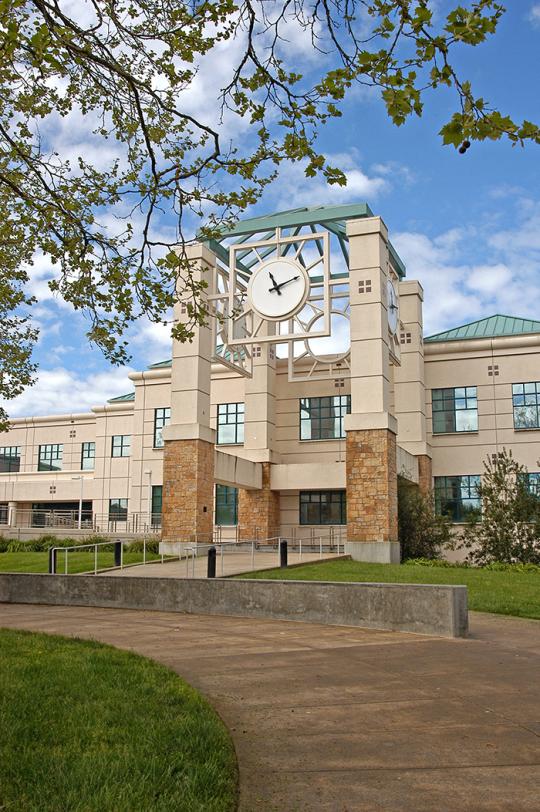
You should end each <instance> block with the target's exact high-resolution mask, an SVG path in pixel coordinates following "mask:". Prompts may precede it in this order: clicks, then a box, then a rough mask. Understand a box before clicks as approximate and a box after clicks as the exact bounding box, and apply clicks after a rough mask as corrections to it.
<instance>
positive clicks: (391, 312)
mask: <svg viewBox="0 0 540 812" xmlns="http://www.w3.org/2000/svg"><path fill="white" fill-rule="evenodd" d="M386 299H387V307H388V327H389V329H390V332H391V333H392V335H395V334H396V331H397V327H398V321H399V305H398V297H397V293H396V289H395V287H394V285H393V283H392V281H391V280H390V279H389V280H388V281H387V283H386Z"/></svg>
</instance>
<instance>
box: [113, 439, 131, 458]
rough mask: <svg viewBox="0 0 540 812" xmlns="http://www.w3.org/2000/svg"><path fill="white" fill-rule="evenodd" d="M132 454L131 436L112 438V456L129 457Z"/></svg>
mask: <svg viewBox="0 0 540 812" xmlns="http://www.w3.org/2000/svg"><path fill="white" fill-rule="evenodd" d="M130 454H131V434H115V435H113V438H112V445H111V456H112V457H129V455H130Z"/></svg>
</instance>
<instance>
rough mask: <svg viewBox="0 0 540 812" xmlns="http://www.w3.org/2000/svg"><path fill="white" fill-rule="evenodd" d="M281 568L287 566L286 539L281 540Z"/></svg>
mask: <svg viewBox="0 0 540 812" xmlns="http://www.w3.org/2000/svg"><path fill="white" fill-rule="evenodd" d="M279 566H280V567H282V568H283V567H286V566H287V542H286V541H285V539H281V540H280V542H279Z"/></svg>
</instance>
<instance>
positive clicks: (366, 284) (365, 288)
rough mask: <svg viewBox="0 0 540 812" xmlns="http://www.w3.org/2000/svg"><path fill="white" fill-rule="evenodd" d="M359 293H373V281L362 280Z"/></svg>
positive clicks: (359, 284)
mask: <svg viewBox="0 0 540 812" xmlns="http://www.w3.org/2000/svg"><path fill="white" fill-rule="evenodd" d="M358 293H371V279H361V280H360V282H359V283H358Z"/></svg>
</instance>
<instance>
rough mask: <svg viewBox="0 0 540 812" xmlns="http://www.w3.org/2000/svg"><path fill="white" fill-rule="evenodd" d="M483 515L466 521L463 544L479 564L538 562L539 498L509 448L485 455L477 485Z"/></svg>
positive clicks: (472, 560) (539, 535) (471, 557)
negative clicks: (492, 454) (488, 455)
mask: <svg viewBox="0 0 540 812" xmlns="http://www.w3.org/2000/svg"><path fill="white" fill-rule="evenodd" d="M478 496H479V497H480V499H481V501H482V515H481V517H480V518H476V519H473V520H471V521H469V523H468V524H467V527H466V528H465V532H464V535H463V542H462V546H463V547H464V548H465V549H466V550H468V551H469V552H468V556H467V557H468V560H469V561H470V562H471V563H473V564H476V565H479V566H482V565H485V564H490V563H491V562H494V561H500V562H503V563H506V564H514V563H522V564H527V563H530V564H540V501H539V498H538V495H536V494H535V493H531V491H530V489H529V480H528V472H527V469H526V467H525V466H524V465H521V464H520V463H519V462H517V461H516V460H515V459H514V458H513V456H512V452H511V451H507V450H506V449H503V450H502V451H501V452H500V453H499V454H496V455H494V456H493V458H492V457H488V458H487V461H486V462H485V463H484V474H483V476H482V481H481V484H480V485H479V486H478Z"/></svg>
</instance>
